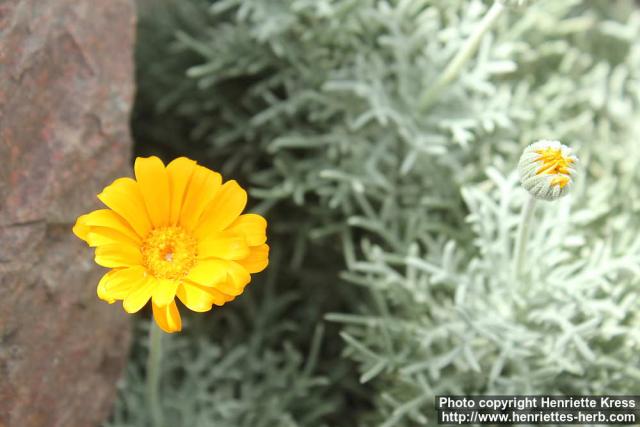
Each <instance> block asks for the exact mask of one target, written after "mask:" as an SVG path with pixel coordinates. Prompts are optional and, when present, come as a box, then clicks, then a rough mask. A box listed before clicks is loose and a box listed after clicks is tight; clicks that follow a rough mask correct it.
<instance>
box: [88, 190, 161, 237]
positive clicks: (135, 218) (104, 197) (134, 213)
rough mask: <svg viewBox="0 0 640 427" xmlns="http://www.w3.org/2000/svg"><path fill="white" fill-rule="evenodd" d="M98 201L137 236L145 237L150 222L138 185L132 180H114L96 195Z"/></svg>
mask: <svg viewBox="0 0 640 427" xmlns="http://www.w3.org/2000/svg"><path fill="white" fill-rule="evenodd" d="M98 199H100V201H102V203H104V204H105V205H107V206H108V207H109V208H111V209H113V210H114V211H115V212H116V213H117V214H118V215H120V216H121V217H122V218H123V219H124V220H125V221H127V223H129V225H131V227H132V228H133V229H134V230H135V231H136V233H137V234H138V236H140V237H144V236H146V235H147V232H148V231H149V229H150V228H151V222H150V221H149V216H148V214H147V208H146V206H145V204H144V199H143V198H142V193H141V192H140V188H139V186H138V183H137V182H135V181H134V180H133V179H131V178H118V179H116V180H115V181H113V184H111V185H108V186H107V187H106V188H105V189H104V190H102V193H100V194H98Z"/></svg>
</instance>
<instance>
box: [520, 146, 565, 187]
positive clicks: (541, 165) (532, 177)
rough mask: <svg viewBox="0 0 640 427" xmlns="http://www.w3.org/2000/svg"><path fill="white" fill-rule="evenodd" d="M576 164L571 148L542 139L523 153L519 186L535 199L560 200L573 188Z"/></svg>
mask: <svg viewBox="0 0 640 427" xmlns="http://www.w3.org/2000/svg"><path fill="white" fill-rule="evenodd" d="M577 162H578V157H577V156H576V155H574V154H573V151H572V150H571V148H569V147H567V146H566V145H564V144H561V143H560V142H559V141H551V140H546V139H543V140H541V141H538V142H535V143H533V144H531V145H529V146H528V147H527V148H525V150H524V152H523V153H522V156H521V157H520V162H519V163H518V171H519V173H520V182H521V183H522V186H523V187H524V188H525V190H527V191H528V192H529V193H531V195H532V196H533V197H535V198H536V199H542V200H556V199H559V198H560V197H562V196H564V195H566V194H567V193H568V192H569V190H570V188H571V186H572V185H573V179H574V177H575V173H576V169H575V166H576V163H577Z"/></svg>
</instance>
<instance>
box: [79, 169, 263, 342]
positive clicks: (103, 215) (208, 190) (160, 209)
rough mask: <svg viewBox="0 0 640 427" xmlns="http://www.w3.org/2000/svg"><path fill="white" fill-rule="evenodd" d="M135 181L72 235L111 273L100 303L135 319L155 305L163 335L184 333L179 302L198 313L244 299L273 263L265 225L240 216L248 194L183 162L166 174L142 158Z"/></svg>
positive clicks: (101, 286)
mask: <svg viewBox="0 0 640 427" xmlns="http://www.w3.org/2000/svg"><path fill="white" fill-rule="evenodd" d="M134 170H135V176H136V179H135V180H134V179H131V178H119V179H116V180H115V181H114V182H113V183H112V184H111V185H109V186H107V187H106V188H105V189H104V190H103V191H102V193H100V194H98V198H99V199H100V201H102V203H104V204H105V205H106V206H107V207H108V208H109V209H99V210H96V211H93V212H91V213H89V214H87V215H82V216H80V217H79V218H78V220H77V221H76V224H75V226H74V227H73V232H74V234H75V235H76V236H78V237H79V238H81V239H82V240H84V241H85V242H87V244H88V245H89V246H91V247H95V248H96V250H95V261H96V263H97V264H99V265H101V266H103V267H107V268H110V269H111V270H110V271H109V272H108V273H107V274H105V275H104V277H102V279H101V280H100V282H99V283H98V297H100V299H102V300H105V301H107V302H109V303H113V302H115V301H117V300H122V301H123V304H122V305H123V307H124V309H125V311H127V312H128V313H135V312H137V311H139V310H140V309H141V308H142V307H144V306H145V305H146V304H147V302H149V300H151V305H152V307H153V316H154V318H155V320H156V323H157V324H158V326H160V328H162V329H163V330H164V331H165V332H176V331H179V330H181V328H182V322H181V320H180V313H179V312H178V307H177V305H176V302H175V297H176V296H177V297H178V299H179V300H180V301H181V302H182V304H184V305H185V306H186V307H187V308H189V309H190V310H193V311H197V312H204V311H208V310H211V308H212V306H213V305H217V306H221V305H223V304H225V303H227V302H229V301H232V300H233V299H234V298H235V297H236V296H238V295H240V294H241V293H242V291H243V290H244V287H245V286H246V285H247V284H248V283H249V282H250V281H251V274H253V273H257V272H260V271H262V270H264V269H265V268H266V266H267V264H268V262H269V246H268V245H267V244H266V240H267V237H266V227H267V222H266V220H265V219H264V218H263V217H261V216H260V215H256V214H242V211H243V210H244V208H245V205H246V203H247V193H246V191H245V190H243V189H242V188H241V187H240V186H239V185H238V183H237V182H236V181H233V180H231V181H227V182H225V183H224V184H223V183H222V177H221V176H220V174H219V173H216V172H213V171H211V170H209V169H207V168H205V167H203V166H199V165H197V164H196V162H195V161H193V160H190V159H187V158H185V157H180V158H178V159H175V160H174V161H172V162H171V163H169V164H168V165H167V166H166V167H165V165H164V164H163V163H162V161H161V160H160V159H159V158H157V157H147V158H141V157H139V158H137V159H136V162H135V167H134Z"/></svg>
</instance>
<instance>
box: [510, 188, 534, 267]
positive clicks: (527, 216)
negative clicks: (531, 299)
mask: <svg viewBox="0 0 640 427" xmlns="http://www.w3.org/2000/svg"><path fill="white" fill-rule="evenodd" d="M535 207H536V199H535V197H533V196H529V200H527V203H526V204H525V205H524V207H523V208H522V216H521V217H520V225H519V226H518V237H517V240H516V246H515V253H514V256H513V272H514V275H515V277H516V278H519V277H521V276H522V267H523V265H524V257H525V252H526V249H527V241H528V240H529V229H530V226H531V218H533V211H534V210H535Z"/></svg>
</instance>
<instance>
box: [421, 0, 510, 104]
mask: <svg viewBox="0 0 640 427" xmlns="http://www.w3.org/2000/svg"><path fill="white" fill-rule="evenodd" d="M504 7H505V6H504V4H503V3H502V0H496V1H495V2H494V3H493V5H492V6H491V8H490V9H489V11H488V12H487V14H486V15H485V16H484V17H483V18H482V21H481V22H480V24H478V27H477V28H476V29H475V30H474V32H473V34H471V37H469V39H468V40H467V41H466V42H465V43H464V45H463V46H462V49H460V50H459V51H458V53H457V54H456V56H454V57H453V59H451V61H450V62H449V64H447V67H446V68H445V69H444V71H443V72H442V74H440V76H439V77H438V79H437V80H436V82H435V83H434V84H433V85H431V86H429V88H427V90H426V91H425V92H424V93H423V94H422V97H421V98H420V107H421V108H422V109H423V110H426V109H427V108H429V107H430V106H431V105H432V104H433V103H434V102H435V101H436V100H437V98H438V95H440V92H441V91H442V89H444V88H445V87H447V86H448V85H449V83H451V82H452V81H453V80H455V79H456V78H457V77H458V76H459V75H460V72H461V71H462V67H464V64H466V63H467V61H468V60H469V59H470V58H471V57H472V56H473V54H474V53H475V52H476V50H477V49H478V46H479V45H480V41H481V40H482V36H484V35H485V33H486V32H487V31H489V29H490V28H491V27H492V26H493V24H494V23H495V22H496V20H497V19H498V17H499V16H500V15H501V14H502V12H503V10H504Z"/></svg>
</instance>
